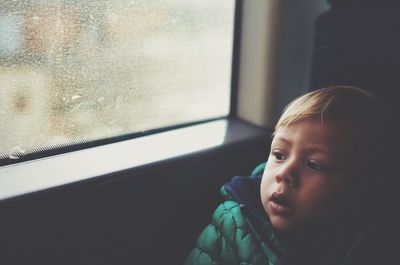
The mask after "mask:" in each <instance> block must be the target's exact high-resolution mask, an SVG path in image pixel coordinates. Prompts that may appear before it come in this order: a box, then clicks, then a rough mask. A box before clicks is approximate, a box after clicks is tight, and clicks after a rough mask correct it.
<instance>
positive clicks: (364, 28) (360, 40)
mask: <svg viewBox="0 0 400 265" xmlns="http://www.w3.org/2000/svg"><path fill="white" fill-rule="evenodd" d="M331 3H332V7H331V9H330V10H329V11H328V12H326V13H324V14H323V15H321V16H320V17H319V18H318V21H317V24H316V29H315V43H314V51H313V61H312V65H313V66H312V72H311V88H312V89H318V88H321V87H325V86H330V85H354V86H358V87H360V88H363V89H365V90H368V91H370V92H372V93H373V94H375V95H376V96H377V97H378V98H380V99H381V100H382V101H383V102H384V103H385V104H386V105H387V106H390V107H391V108H393V110H394V111H395V112H396V113H397V117H399V115H400V107H399V104H398V99H399V96H400V89H399V69H400V49H399V47H400V34H398V32H399V29H400V17H399V16H398V14H399V10H400V3H398V1H392V0H383V1H375V0H370V1H359V0H351V1H339V0H332V1H331Z"/></svg>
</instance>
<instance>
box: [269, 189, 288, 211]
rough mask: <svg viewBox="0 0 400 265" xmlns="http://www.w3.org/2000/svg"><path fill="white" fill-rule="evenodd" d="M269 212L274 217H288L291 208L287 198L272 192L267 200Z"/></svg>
mask: <svg viewBox="0 0 400 265" xmlns="http://www.w3.org/2000/svg"><path fill="white" fill-rule="evenodd" d="M269 201H270V206H271V210H272V212H273V213H274V214H276V215H288V214H289V213H290V212H291V210H292V207H291V205H290V203H289V200H288V198H287V196H285V195H283V194H281V193H277V192H273V193H272V194H271V196H270V198H269Z"/></svg>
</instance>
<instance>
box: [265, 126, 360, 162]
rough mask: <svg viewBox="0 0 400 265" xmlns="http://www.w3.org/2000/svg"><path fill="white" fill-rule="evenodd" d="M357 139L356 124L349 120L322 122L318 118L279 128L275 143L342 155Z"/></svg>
mask: <svg viewBox="0 0 400 265" xmlns="http://www.w3.org/2000/svg"><path fill="white" fill-rule="evenodd" d="M355 139H356V134H355V129H354V126H353V125H351V124H350V123H348V122H325V123H321V121H320V120H318V119H315V120H314V119H308V120H303V121H299V122H296V123H293V124H290V125H288V126H284V127H280V128H278V129H277V130H276V132H275V136H274V139H273V144H274V143H279V142H282V143H285V144H288V145H296V146H302V147H307V148H310V149H312V148H314V149H321V150H322V151H326V152H329V153H332V154H334V155H339V156H341V155H343V153H347V152H348V151H349V150H351V146H352V145H353V144H354V140H355Z"/></svg>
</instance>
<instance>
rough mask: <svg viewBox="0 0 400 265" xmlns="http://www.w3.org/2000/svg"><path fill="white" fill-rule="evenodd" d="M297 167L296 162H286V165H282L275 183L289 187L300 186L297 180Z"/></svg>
mask: <svg viewBox="0 0 400 265" xmlns="http://www.w3.org/2000/svg"><path fill="white" fill-rule="evenodd" d="M297 179H298V178H297V167H296V163H295V162H290V161H286V163H285V164H283V165H281V168H280V169H279V170H278V172H277V174H276V176H275V181H276V182H277V183H281V182H283V183H285V184H286V185H287V186H289V187H295V186H297V184H298V180H297Z"/></svg>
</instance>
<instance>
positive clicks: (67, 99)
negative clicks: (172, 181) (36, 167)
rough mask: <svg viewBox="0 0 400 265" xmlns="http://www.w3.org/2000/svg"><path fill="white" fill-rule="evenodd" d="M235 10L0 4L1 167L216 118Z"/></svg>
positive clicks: (178, 1)
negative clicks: (60, 149) (38, 154)
mask: <svg viewBox="0 0 400 265" xmlns="http://www.w3.org/2000/svg"><path fill="white" fill-rule="evenodd" d="M234 6H235V1H230V0H218V1H207V2H204V1H201V0H168V1H162V0H132V1H127V0H114V1H111V0H97V1H91V0H83V1H66V0H53V1H23V2H21V1H11V0H5V1H2V2H1V3H0V158H1V159H2V160H3V161H4V160H8V161H10V160H15V161H18V159H20V158H21V157H23V156H25V155H27V154H31V153H35V152H38V151H43V150H49V149H54V148H57V147H63V146H68V145H74V144H77V143H83V142H89V141H95V140H99V139H107V138H111V137H115V136H121V135H127V134H132V133H138V132H142V131H147V130H153V129H157V128H163V127H168V126H174V125H178V124H184V123H190V122H195V121H201V120H208V119H214V118H218V117H224V116H226V115H227V114H228V112H229V102H230V80H231V65H232V53H233V52H232V47H233V30H234V28H233V27H234Z"/></svg>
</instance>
